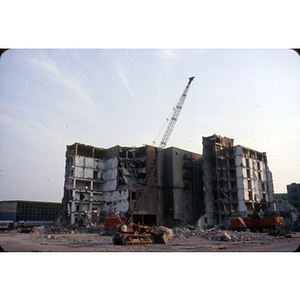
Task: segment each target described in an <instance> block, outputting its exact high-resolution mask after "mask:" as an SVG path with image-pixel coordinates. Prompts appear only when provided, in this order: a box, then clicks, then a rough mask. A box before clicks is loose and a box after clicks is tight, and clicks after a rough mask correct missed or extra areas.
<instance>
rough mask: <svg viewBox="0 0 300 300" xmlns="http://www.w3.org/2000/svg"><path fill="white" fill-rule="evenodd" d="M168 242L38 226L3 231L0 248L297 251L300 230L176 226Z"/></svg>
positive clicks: (85, 250) (102, 232)
mask: <svg viewBox="0 0 300 300" xmlns="http://www.w3.org/2000/svg"><path fill="white" fill-rule="evenodd" d="M171 230H172V234H171V236H170V239H169V240H168V242H167V244H157V243H153V244H150V245H141V246H123V245H115V244H114V243H113V242H112V236H113V234H114V231H113V230H108V229H106V230H105V229H104V228H102V229H101V228H90V229H86V228H84V229H82V228H76V226H75V227H74V226H73V227H72V226H67V227H49V228H34V229H33V230H32V231H31V232H30V233H20V232H18V231H17V230H13V231H8V232H1V233H0V246H1V248H0V251H7V252H295V251H296V249H297V248H298V246H299V244H300V233H299V232H291V231H285V230H281V231H278V230H277V231H274V230H273V231H271V230H270V231H268V232H265V233H259V232H257V233H254V232H251V231H233V230H224V229H220V228H212V229H209V230H204V229H202V228H199V227H189V226H188V227H187V226H184V227H175V228H172V229H171Z"/></svg>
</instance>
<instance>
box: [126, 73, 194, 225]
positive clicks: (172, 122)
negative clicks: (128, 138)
mask: <svg viewBox="0 0 300 300" xmlns="http://www.w3.org/2000/svg"><path fill="white" fill-rule="evenodd" d="M194 78H195V77H190V78H189V82H188V83H187V85H186V87H185V89H184V91H183V93H182V95H181V97H180V99H179V101H178V102H177V104H176V105H175V107H174V108H173V110H174V111H173V114H172V117H171V118H170V119H167V121H168V125H167V129H166V130H165V133H164V135H163V138H162V140H161V142H160V144H159V147H158V154H157V157H156V158H154V159H153V160H152V162H151V165H150V168H149V171H148V173H147V184H146V186H145V187H143V189H142V194H141V196H140V197H139V199H138V201H137V202H136V205H135V207H134V209H133V210H132V211H131V213H130V215H129V217H128V219H127V224H129V223H130V222H132V221H133V214H134V213H135V212H136V211H137V210H138V208H139V205H140V203H141V201H142V200H143V199H144V198H145V197H146V196H147V194H148V193H149V191H150V189H151V186H152V180H153V177H154V170H155V169H156V166H157V162H158V160H159V157H160V153H161V150H162V149H164V148H165V147H166V145H167V143H168V141H169V138H170V136H171V133H172V131H173V129H174V126H175V124H176V122H177V120H178V117H179V114H180V112H181V110H182V107H183V104H184V101H185V98H186V96H187V93H188V91H189V88H190V85H191V83H192V81H193V79H194Z"/></svg>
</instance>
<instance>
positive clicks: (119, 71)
mask: <svg viewBox="0 0 300 300" xmlns="http://www.w3.org/2000/svg"><path fill="white" fill-rule="evenodd" d="M117 68H118V69H117V73H118V75H119V76H120V77H121V80H122V82H123V84H124V85H125V87H126V89H127V91H128V93H129V94H130V96H131V97H132V98H133V93H132V90H131V88H130V86H129V84H128V81H127V79H126V77H125V75H124V73H123V70H122V69H121V67H120V65H119V66H118V67H117Z"/></svg>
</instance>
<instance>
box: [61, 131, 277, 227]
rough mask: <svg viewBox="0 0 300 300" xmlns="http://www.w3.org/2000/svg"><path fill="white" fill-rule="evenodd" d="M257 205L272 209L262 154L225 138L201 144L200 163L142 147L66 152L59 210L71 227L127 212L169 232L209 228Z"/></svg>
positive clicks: (191, 156)
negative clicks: (181, 225)
mask: <svg viewBox="0 0 300 300" xmlns="http://www.w3.org/2000/svg"><path fill="white" fill-rule="evenodd" d="M153 162H155V164H154V165H153ZM153 166H154V167H153ZM145 191H146V193H145ZM144 194H145V197H141V195H144ZM140 199H142V201H139V200H140ZM262 203H263V206H262V207H263V208H266V207H268V206H270V205H272V204H273V180H272V173H271V172H270V171H269V168H268V164H267V155H266V153H265V152H258V151H256V150H253V149H249V148H246V147H243V146H240V145H238V146H234V140H233V139H230V138H227V137H221V136H219V135H216V134H214V135H212V136H209V137H203V155H200V154H197V153H192V152H190V151H186V150H183V149H179V148H176V147H169V148H166V149H161V150H158V148H156V147H153V146H148V145H145V146H142V147H121V146H114V147H111V148H108V149H104V148H97V147H93V146H88V145H84V144H80V143H75V144H73V145H69V146H67V151H66V168H65V185H64V198H63V207H64V212H65V215H66V217H67V219H68V222H69V223H71V224H74V223H81V222H82V223H84V224H86V223H89V222H91V218H92V219H93V217H94V216H97V217H99V216H100V217H101V216H102V217H104V216H109V215H111V216H113V215H114V214H115V213H117V215H118V216H120V217H128V216H129V215H130V213H131V212H134V215H133V216H134V217H133V221H134V222H135V223H137V222H140V223H142V224H147V225H166V226H172V225H173V224H174V222H176V220H178V219H179V220H182V221H184V222H186V223H188V224H195V223H197V221H198V220H199V218H200V220H199V221H200V224H199V223H198V224H199V225H200V226H203V227H211V226H214V225H219V224H223V223H226V222H228V221H229V219H230V217H232V216H249V215H251V214H252V213H253V211H254V209H257V207H259V206H261V204H262Z"/></svg>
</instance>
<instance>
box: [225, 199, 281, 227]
mask: <svg viewBox="0 0 300 300" xmlns="http://www.w3.org/2000/svg"><path fill="white" fill-rule="evenodd" d="M264 205H266V201H265V200H262V201H261V202H260V203H259V205H258V206H257V207H255V208H254V211H253V213H252V214H251V216H250V217H246V218H242V217H234V218H231V219H230V227H231V229H236V230H245V229H250V230H251V231H253V232H257V231H259V232H264V231H265V229H267V228H276V227H283V226H284V221H283V217H267V218H262V217H261V216H260V214H259V212H260V210H261V208H262V207H263V206H264Z"/></svg>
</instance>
